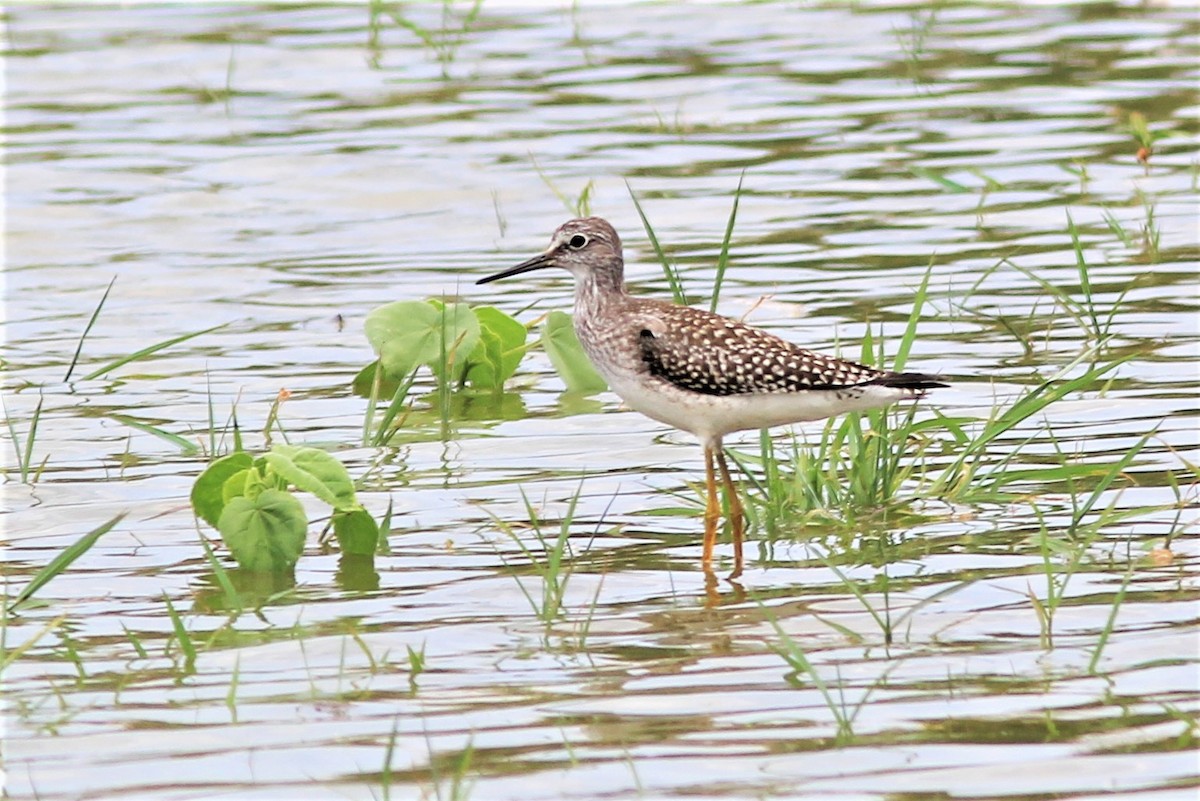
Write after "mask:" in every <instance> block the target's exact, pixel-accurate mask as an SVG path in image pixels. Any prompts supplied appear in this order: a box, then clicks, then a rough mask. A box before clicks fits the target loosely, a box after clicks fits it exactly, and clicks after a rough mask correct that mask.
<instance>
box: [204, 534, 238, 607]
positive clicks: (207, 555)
mask: <svg viewBox="0 0 1200 801" xmlns="http://www.w3.org/2000/svg"><path fill="white" fill-rule="evenodd" d="M200 546H201V547H202V548H204V559H205V561H207V562H208V566H209V567H211V568H212V572H213V578H214V579H216V582H217V586H219V587H220V588H221V593H222V594H223V595H224V596H225V604H226V606H228V608H230V609H232V610H234V611H236V612H241V611H243V610H244V609H245V606H244V605H243V604H242V596H241V594H240V593H238V591H237V589H235V588H234V586H233V581H232V580H231V579H230V578H229V571H228V570H226V569H225V566H224V565H222V564H221V562H220V560H219V559H217V556H216V554H214V553H213V550H212V548H211V547H210V546H209V544H208V540H206V539H204V535H201V536H200Z"/></svg>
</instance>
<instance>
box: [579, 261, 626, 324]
mask: <svg viewBox="0 0 1200 801" xmlns="http://www.w3.org/2000/svg"><path fill="white" fill-rule="evenodd" d="M627 296H628V293H627V292H626V291H625V275H624V271H623V270H621V269H620V267H617V268H616V269H608V270H591V271H589V272H588V273H586V274H585V275H583V276H582V277H580V278H578V279H576V282H575V314H576V315H580V316H582V317H585V318H587V317H596V316H599V315H601V314H603V313H604V310H605V309H606V308H607V307H608V306H609V305H610V304H612V303H620V302H621V301H623V300H624V299H625V298H626V297H627Z"/></svg>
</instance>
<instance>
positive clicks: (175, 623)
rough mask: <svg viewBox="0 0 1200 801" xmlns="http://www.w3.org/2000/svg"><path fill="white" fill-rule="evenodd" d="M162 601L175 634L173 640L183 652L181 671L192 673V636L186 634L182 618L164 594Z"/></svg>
mask: <svg viewBox="0 0 1200 801" xmlns="http://www.w3.org/2000/svg"><path fill="white" fill-rule="evenodd" d="M163 600H164V601H166V602H167V616H168V617H169V618H171V629H172V630H173V631H174V632H175V639H177V640H179V648H180V650H182V651H183V669H184V671H186V672H188V673H192V672H194V671H195V669H196V644H195V643H194V642H192V635H191V634H189V633H188V630H187V628H186V627H185V626H184V625H183V618H181V617H180V616H179V613H178V612H176V611H175V606H174V604H172V603H171V598H170V596H168V595H167V594H166V593H165V592H164V593H163Z"/></svg>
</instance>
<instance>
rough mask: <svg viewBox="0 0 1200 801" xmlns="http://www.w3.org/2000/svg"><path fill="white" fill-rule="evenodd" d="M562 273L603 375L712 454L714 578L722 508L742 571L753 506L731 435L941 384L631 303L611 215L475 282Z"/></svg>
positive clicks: (717, 321) (561, 233) (708, 562)
mask: <svg viewBox="0 0 1200 801" xmlns="http://www.w3.org/2000/svg"><path fill="white" fill-rule="evenodd" d="M551 267H557V268H559V269H562V270H566V271H567V272H569V273H570V274H571V275H572V276H573V277H574V280H575V308H574V328H575V333H576V335H577V336H578V338H579V342H580V344H581V345H582V346H583V350H584V352H585V353H586V354H587V356H588V358H589V359H590V360H591V362H592V364H593V365H594V366H595V368H596V370H597V372H599V373H600V375H601V376H603V377H604V379H605V380H606V381H607V382H608V385H609V388H610V389H612V391H613V392H615V393H616V394H617V395H618V396H619V397H620V398H621V399H622V400H623V401H624V402H625V404H626V405H627V406H629V407H630V408H632V409H634V410H636V411H638V412H641V413H642V414H644V415H646V416H647V417H649V418H651V419H653V420H657V421H658V422H660V423H665V424H666V425H669V426H672V427H673V428H676V429H679V430H681V431H686V432H688V433H691V434H692V435H694V436H695V437H696V438H697V439H699V440H700V443H701V445H703V447H704V472H705V491H706V503H705V512H704V550H703V555H702V557H701V565H702V568H703V570H704V572H705V574H706V575H707V576H708V578H709V579H711V580H715V579H714V578H713V571H712V561H713V548H714V546H715V544H716V541H717V527H718V523H719V522H720V511H721V510H720V505H719V503H718V501H717V484H716V473H717V471H719V472H720V477H721V483H722V485H723V488H724V491H725V495H726V497H727V498H728V501H729V517H728V521H729V523H730V525H731V528H732V529H733V548H734V569H733V572H732V573H730V575H729V578H730V579H735V578H737V577H739V576H741V575H742V573H743V568H744V560H743V556H742V541H743V539H744V537H745V509H744V507H743V505H742V502H741V499H740V498H739V497H738V492H737V489H736V487H735V486H734V483H733V479H732V477H731V476H730V472H729V464H728V462H727V461H726V457H725V451H724V445H723V438H724V437H725V436H726V435H728V434H732V433H734V432H737V431H746V430H754V429H762V428H771V427H773V426H779V425H786V424H789V423H798V422H804V421H811V420H820V419H824V418H827V417H833V416H835V415H838V414H842V413H844V412H851V411H862V410H867V409H875V408H879V407H883V406H887V405H889V404H891V403H894V402H897V401H902V400H914V399H917V398H921V397H924V396H925V394H926V392H927V391H928V390H930V389H935V388H939V387H945V386H948V385H947V384H945V383H942V382H941V381H940V380H939V377H938V376H933V375H927V374H925V373H909V372H891V371H887V370H877V369H875V368H873V367H868V366H866V365H862V364H857V363H855V362H852V361H846V360H844V359H838V358H834V357H832V356H825V355H822V354H819V353H814V352H813V351H810V350H806V349H804V348H802V347H800V346H799V345H796V344H794V343H792V342H789V341H787V340H785V339H782V338H781V337H778V336H776V335H774V334H772V333H769V332H767V331H764V330H762V329H761V328H756V327H754V326H751V325H747V324H745V323H743V322H740V321H738V320H734V319H731V318H729V317H724V316H722V315H720V314H716V313H713V312H709V311H706V310H703V309H698V308H695V307H692V306H683V305H679V304H677V303H672V302H669V301H664V300H657V299H654V298H646V297H637V296H634V295H631V294H630V293H629V291H628V289H627V288H626V286H625V260H624V256H623V254H622V248H621V238H620V236H618V234H617V231H616V229H615V228H614V227H613V226H612V225H611V224H610V223H609V222H608V221H606V220H604V219H602V218H600V217H581V218H578V219H573V220H569V221H567V222H566V223H564V224H563V225H561V226H559V228H558V229H557V230H556V231H555V232H554V235H553V236H552V237H551V239H550V246H549V247H548V248H546V250H544V251H543V252H541V253H539V254H538V255H536V256H534V257H533V258H531V259H528V260H526V261H523V262H521V263H520V264H517V265H516V266H514V267H510V268H508V269H506V270H502V271H501V272H498V273H495V274H494V275H489V276H487V277H485V278H481V279H479V280H478V281H476V282H475V283H476V284H488V283H491V282H493V281H499V280H501V279H505V278H511V277H513V276H516V275H521V274H523V273H528V272H532V271H534V270H541V269H546V268H551Z"/></svg>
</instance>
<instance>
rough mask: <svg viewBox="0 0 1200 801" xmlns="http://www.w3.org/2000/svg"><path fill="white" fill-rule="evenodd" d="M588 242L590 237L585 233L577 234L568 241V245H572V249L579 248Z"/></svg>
mask: <svg viewBox="0 0 1200 801" xmlns="http://www.w3.org/2000/svg"><path fill="white" fill-rule="evenodd" d="M587 243H588V238H587V237H586V236H584V235H583V234H575V236H573V237H571V239H570V241H569V242H567V245H568V246H570V248H571V250H579V249H581V248H583V247H584V246H585V245H587Z"/></svg>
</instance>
